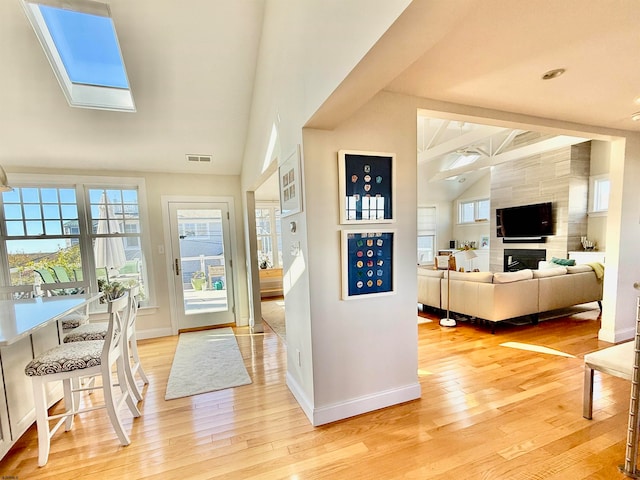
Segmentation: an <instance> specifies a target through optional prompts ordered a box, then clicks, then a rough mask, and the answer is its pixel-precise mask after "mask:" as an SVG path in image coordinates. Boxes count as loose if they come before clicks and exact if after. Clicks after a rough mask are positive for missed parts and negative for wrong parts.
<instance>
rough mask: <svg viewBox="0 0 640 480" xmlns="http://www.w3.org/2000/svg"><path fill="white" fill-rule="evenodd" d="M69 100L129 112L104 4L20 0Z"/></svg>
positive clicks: (114, 37) (132, 108) (130, 101)
mask: <svg viewBox="0 0 640 480" xmlns="http://www.w3.org/2000/svg"><path fill="white" fill-rule="evenodd" d="M22 5H23V7H24V11H25V13H26V15H27V18H28V19H29V22H30V23H31V26H32V27H33V29H34V31H35V33H36V36H37V37H38V40H39V41H40V44H41V45H42V48H43V49H44V52H45V55H46V56H47V58H48V60H49V63H50V64H51V66H52V68H53V71H54V73H55V75H56V78H57V79H58V82H59V83H60V86H61V87H62V91H63V92H64V94H65V96H66V98H67V101H68V102H69V105H71V106H74V107H84V108H98V109H104V110H120V111H130V112H135V106H134V103H133V96H132V94H131V89H130V88H129V80H128V79H127V73H126V71H125V68H124V61H123V59H122V54H121V52H120V46H119V44H118V37H117V35H116V30H115V26H114V24H113V21H112V19H111V11H110V9H109V6H108V5H107V4H104V3H99V2H86V1H80V0H22Z"/></svg>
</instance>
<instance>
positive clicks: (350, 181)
mask: <svg viewBox="0 0 640 480" xmlns="http://www.w3.org/2000/svg"><path fill="white" fill-rule="evenodd" d="M395 160H396V156H395V154H394V153H380V152H358V151H349V150H340V151H339V152H338V182H339V190H340V193H339V195H340V223H342V224H348V223H391V222H393V221H394V216H393V212H394V208H395V207H394V205H395V189H394V182H395Z"/></svg>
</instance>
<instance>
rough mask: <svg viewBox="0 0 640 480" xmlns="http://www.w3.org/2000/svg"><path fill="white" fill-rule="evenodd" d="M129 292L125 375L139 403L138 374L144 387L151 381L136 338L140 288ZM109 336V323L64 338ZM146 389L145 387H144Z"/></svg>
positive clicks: (90, 325)
mask: <svg viewBox="0 0 640 480" xmlns="http://www.w3.org/2000/svg"><path fill="white" fill-rule="evenodd" d="M128 292H129V304H128V306H127V315H126V322H127V342H125V343H124V345H123V347H124V349H125V352H124V358H125V374H126V377H127V381H128V382H129V386H130V387H131V391H132V393H133V395H134V396H135V397H136V399H137V400H138V401H140V400H142V398H143V397H142V388H140V387H139V386H138V384H137V382H136V378H135V377H136V374H137V375H138V376H139V377H140V379H141V380H142V382H143V385H148V384H149V379H148V377H147V375H146V373H145V372H144V370H143V368H142V364H141V363H140V355H139V354H138V340H137V337H136V320H137V318H138V302H139V299H140V286H139V285H134V286H133V287H131V288H130V289H128ZM106 334H107V322H93V323H87V324H85V325H81V326H80V327H78V328H76V329H74V330H72V331H71V332H69V333H67V334H66V335H65V336H64V343H72V342H85V341H89V340H102V339H104V337H105V335H106ZM143 388H144V387H143Z"/></svg>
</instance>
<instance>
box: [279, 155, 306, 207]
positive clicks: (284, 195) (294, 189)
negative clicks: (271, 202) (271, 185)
mask: <svg viewBox="0 0 640 480" xmlns="http://www.w3.org/2000/svg"><path fill="white" fill-rule="evenodd" d="M278 179H279V183H280V216H281V217H288V216H289V215H293V214H294V213H300V212H301V211H302V178H300V145H298V146H297V147H296V149H295V151H294V152H293V153H292V154H291V155H289V156H288V157H287V159H286V160H285V161H284V162H282V164H281V165H280V166H279V167H278Z"/></svg>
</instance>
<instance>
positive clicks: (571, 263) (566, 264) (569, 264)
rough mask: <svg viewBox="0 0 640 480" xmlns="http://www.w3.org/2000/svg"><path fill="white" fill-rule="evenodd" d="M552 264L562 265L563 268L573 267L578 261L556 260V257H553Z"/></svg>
mask: <svg viewBox="0 0 640 480" xmlns="http://www.w3.org/2000/svg"><path fill="white" fill-rule="evenodd" d="M551 262H552V263H555V264H557V265H562V266H563V267H573V266H574V265H575V264H576V261H575V260H573V259H567V258H556V257H552V258H551Z"/></svg>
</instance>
